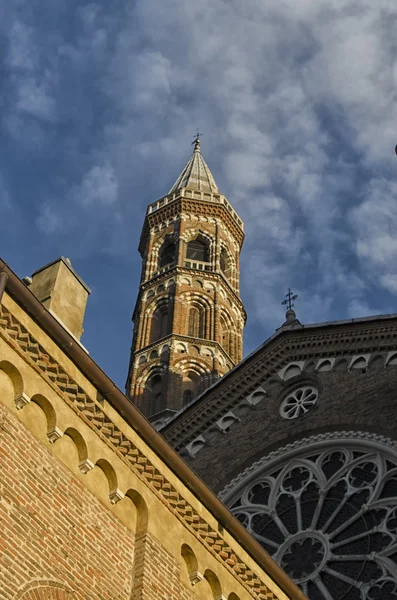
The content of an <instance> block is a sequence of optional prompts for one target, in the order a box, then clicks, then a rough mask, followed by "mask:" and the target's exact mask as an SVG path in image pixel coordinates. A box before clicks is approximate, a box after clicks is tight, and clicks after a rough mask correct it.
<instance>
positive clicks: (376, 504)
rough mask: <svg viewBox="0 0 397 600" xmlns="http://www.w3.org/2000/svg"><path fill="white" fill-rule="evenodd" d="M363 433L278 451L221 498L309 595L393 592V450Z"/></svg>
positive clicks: (348, 597) (322, 599)
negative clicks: (358, 436)
mask: <svg viewBox="0 0 397 600" xmlns="http://www.w3.org/2000/svg"><path fill="white" fill-rule="evenodd" d="M362 436H363V437H364V434H362ZM365 437H366V438H367V439H366V440H365V441H363V440H359V439H353V436H352V437H351V438H350V439H344V440H343V442H342V438H341V440H340V441H339V443H338V438H337V436H336V437H333V436H332V435H330V436H329V439H328V440H327V441H324V440H321V441H320V442H314V443H313V442H312V443H310V441H309V440H305V441H302V442H300V443H299V444H297V445H295V448H294V450H293V451H291V449H288V448H287V449H284V451H283V450H281V451H280V452H278V453H277V458H276V459H274V458H273V460H272V457H271V456H270V457H268V460H267V461H266V460H264V461H261V463H262V464H261V468H257V469H256V470H255V471H252V472H248V476H247V477H246V478H243V479H242V480H240V483H239V484H238V486H237V488H235V490H234V492H233V491H232V492H229V493H228V496H227V497H226V502H227V504H228V505H229V506H230V507H231V509H232V512H233V513H234V514H235V515H236V516H237V517H238V518H239V520H240V521H241V522H242V523H243V524H244V525H245V526H246V527H247V528H248V530H249V531H251V532H252V533H253V534H254V535H255V537H256V538H257V539H258V541H259V542H260V543H261V544H262V546H263V547H264V548H265V549H266V550H267V551H268V552H269V553H270V554H271V555H272V556H273V558H275V559H276V561H277V562H278V563H279V564H280V565H281V566H282V567H283V569H284V570H285V571H286V572H287V573H288V574H289V575H290V577H291V578H292V579H293V580H294V581H295V582H296V583H297V584H298V585H300V586H301V588H302V589H303V591H304V592H305V593H306V594H307V595H308V597H309V598H310V599H311V600H340V599H342V598H343V599H344V600H386V598H387V600H395V599H397V452H396V450H395V449H394V448H392V447H391V446H388V445H386V444H384V445H381V444H379V443H378V442H375V441H374V436H371V435H367V436H365ZM229 490H230V488H229Z"/></svg>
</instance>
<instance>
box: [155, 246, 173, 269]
mask: <svg viewBox="0 0 397 600" xmlns="http://www.w3.org/2000/svg"><path fill="white" fill-rule="evenodd" d="M175 259H176V246H175V242H173V241H171V240H166V241H165V242H164V243H163V245H162V246H161V248H160V251H159V269H162V268H163V267H166V266H168V265H171V264H172V263H174V262H175Z"/></svg>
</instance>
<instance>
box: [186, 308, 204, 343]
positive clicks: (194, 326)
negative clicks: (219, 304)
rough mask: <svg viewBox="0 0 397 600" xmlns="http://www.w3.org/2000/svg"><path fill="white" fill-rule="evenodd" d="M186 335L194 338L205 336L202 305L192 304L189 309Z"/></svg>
mask: <svg viewBox="0 0 397 600" xmlns="http://www.w3.org/2000/svg"><path fill="white" fill-rule="evenodd" d="M188 335H189V336H190V337H195V338H205V309H204V308H203V307H202V306H197V305H195V306H192V307H191V308H190V310H189V329H188Z"/></svg>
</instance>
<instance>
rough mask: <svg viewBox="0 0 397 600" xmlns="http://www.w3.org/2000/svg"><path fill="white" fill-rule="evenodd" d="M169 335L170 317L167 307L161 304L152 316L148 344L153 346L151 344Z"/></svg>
mask: <svg viewBox="0 0 397 600" xmlns="http://www.w3.org/2000/svg"><path fill="white" fill-rule="evenodd" d="M169 333H170V316H169V312H168V306H167V305H166V304H161V305H160V306H158V307H157V308H156V310H155V311H154V313H153V316H152V324H151V329H150V340H149V343H150V344H153V342H156V341H157V340H160V339H161V338H163V337H165V336H166V335H168V334H169Z"/></svg>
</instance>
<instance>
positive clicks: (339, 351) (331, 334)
mask: <svg viewBox="0 0 397 600" xmlns="http://www.w3.org/2000/svg"><path fill="white" fill-rule="evenodd" d="M396 349H397V320H396V319H393V318H390V320H385V319H383V318H382V319H380V320H379V321H378V322H376V321H371V322H368V321H363V322H358V321H357V322H354V323H351V322H347V323H345V322H340V323H338V324H332V323H330V324H325V325H319V326H318V327H309V328H307V329H305V328H304V327H303V328H302V329H299V330H297V329H295V330H288V329H284V330H282V329H280V330H279V331H278V333H277V334H275V335H274V336H272V337H271V338H270V339H269V340H268V341H267V342H265V344H263V346H261V347H260V348H259V349H258V350H256V351H255V352H254V353H253V354H251V355H250V356H249V357H247V358H246V359H245V360H244V361H243V362H242V363H240V364H239V365H237V367H235V368H234V369H233V370H232V371H230V372H229V373H227V374H226V375H225V376H224V377H223V378H222V379H221V380H219V381H218V382H217V383H215V384H214V385H213V386H212V387H211V388H209V389H208V390H206V391H205V392H204V393H203V394H202V395H201V396H200V397H199V398H198V399H197V400H196V401H195V402H194V403H193V404H191V405H190V406H188V407H187V408H186V409H184V410H183V411H181V413H180V414H179V415H176V417H175V418H174V419H173V420H172V421H171V422H170V423H168V424H167V425H166V426H165V427H164V428H163V429H162V430H161V432H162V434H163V435H164V436H165V438H166V439H167V440H168V442H169V443H170V444H171V445H172V446H173V447H174V448H175V449H177V450H178V451H180V450H181V449H182V448H185V447H186V446H188V445H189V444H190V443H192V442H193V441H194V440H195V439H196V438H197V436H200V435H203V434H204V432H205V431H207V430H209V429H210V428H211V427H212V426H213V425H214V424H215V423H216V422H217V421H218V420H219V419H220V418H222V416H223V415H224V414H226V413H227V412H228V411H231V410H233V408H234V407H236V406H237V405H238V404H239V403H241V402H244V400H245V399H246V398H247V397H248V396H249V395H250V394H252V393H253V392H254V391H255V389H256V388H258V385H261V386H262V385H263V386H264V387H266V385H265V384H266V381H267V380H269V379H270V378H272V377H274V376H275V375H277V373H278V372H279V371H280V370H281V369H282V368H283V367H285V366H286V365H287V364H288V363H290V362H294V361H309V360H317V359H319V358H322V357H341V356H346V355H349V356H353V355H360V354H368V353H377V352H378V353H379V352H381V351H389V350H396ZM215 407H216V410H214V408H215ZM192 423H194V427H192Z"/></svg>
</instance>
